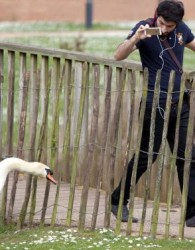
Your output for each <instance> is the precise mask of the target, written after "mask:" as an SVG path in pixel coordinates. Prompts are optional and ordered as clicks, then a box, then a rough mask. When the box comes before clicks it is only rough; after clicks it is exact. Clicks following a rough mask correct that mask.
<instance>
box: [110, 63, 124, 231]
mask: <svg viewBox="0 0 195 250" xmlns="http://www.w3.org/2000/svg"><path fill="white" fill-rule="evenodd" d="M118 70H119V71H120V74H119V79H118V80H119V84H118V86H119V87H120V88H119V91H118V96H117V100H116V105H115V109H114V117H113V121H112V128H111V131H110V146H111V148H110V160H109V161H110V162H109V166H108V176H109V179H108V187H107V192H106V197H105V202H106V211H105V223H106V227H109V226H110V211H111V193H112V191H113V189H114V166H115V159H116V147H117V143H118V129H119V121H120V109H121V105H122V99H123V93H124V88H125V83H126V71H127V69H126V68H122V69H117V71H118Z"/></svg>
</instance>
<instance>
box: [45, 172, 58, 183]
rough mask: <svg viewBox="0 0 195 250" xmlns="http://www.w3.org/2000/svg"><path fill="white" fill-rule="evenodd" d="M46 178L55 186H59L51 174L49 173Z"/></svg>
mask: <svg viewBox="0 0 195 250" xmlns="http://www.w3.org/2000/svg"><path fill="white" fill-rule="evenodd" d="M46 178H47V179H48V180H49V181H51V182H52V183H54V184H57V181H56V180H55V179H54V178H53V176H52V175H51V173H48V174H47V176H46Z"/></svg>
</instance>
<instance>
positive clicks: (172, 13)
mask: <svg viewBox="0 0 195 250" xmlns="http://www.w3.org/2000/svg"><path fill="white" fill-rule="evenodd" d="M156 13H157V16H162V17H163V18H164V19H165V21H167V22H169V21H170V22H175V23H176V24H178V23H180V22H181V21H182V19H183V16H184V6H183V3H182V2H181V1H176V0H175V1H174V0H164V1H162V2H160V3H159V5H158V7H157V9H156Z"/></svg>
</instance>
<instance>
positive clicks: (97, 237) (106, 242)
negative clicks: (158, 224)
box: [0, 227, 195, 250]
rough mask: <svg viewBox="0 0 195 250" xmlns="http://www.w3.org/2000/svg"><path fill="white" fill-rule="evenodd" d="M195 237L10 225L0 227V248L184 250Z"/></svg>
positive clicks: (29, 249) (20, 249)
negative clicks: (131, 234)
mask: <svg viewBox="0 0 195 250" xmlns="http://www.w3.org/2000/svg"><path fill="white" fill-rule="evenodd" d="M194 248H195V240H189V239H188V240H178V239H169V240H162V239H155V240H154V239H150V238H148V237H127V236H122V235H118V236H117V235H115V234H114V232H113V231H112V230H107V229H100V230H96V231H94V232H91V231H85V232H83V233H78V232H77V230H76V229H65V228H63V227H60V228H53V229H51V228H48V227H47V228H44V229H38V228H36V229H24V230H21V231H16V230H15V229H14V228H10V227H9V228H6V229H4V230H3V231H2V230H0V250H5V249H18V250H37V249H39V250H57V249H66V250H87V249H92V250H95V249H100V250H115V249H116V250H119V249H125V250H126V249H137V250H138V249H140V250H144V249H155V250H156V249H163V250H172V249H177V250H180V249H182V250H184V249H185V250H186V249H194Z"/></svg>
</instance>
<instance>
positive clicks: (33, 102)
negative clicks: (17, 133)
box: [17, 54, 40, 228]
mask: <svg viewBox="0 0 195 250" xmlns="http://www.w3.org/2000/svg"><path fill="white" fill-rule="evenodd" d="M21 56H22V57H23V55H21ZM24 57H26V55H25V54H24ZM31 69H32V70H31V77H30V78H31V81H30V90H31V91H30V93H31V95H30V121H29V122H30V125H29V137H30V138H29V155H28V160H29V161H35V144H36V143H35V142H36V132H37V117H38V107H39V89H40V86H39V85H40V76H39V75H40V74H39V72H38V71H37V56H35V55H31ZM31 183H32V175H28V176H27V180H26V189H25V197H24V201H23V205H22V208H21V211H20V216H19V220H18V225H17V227H18V228H22V227H23V225H24V220H25V217H26V212H27V208H28V203H29V198H30V191H31Z"/></svg>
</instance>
